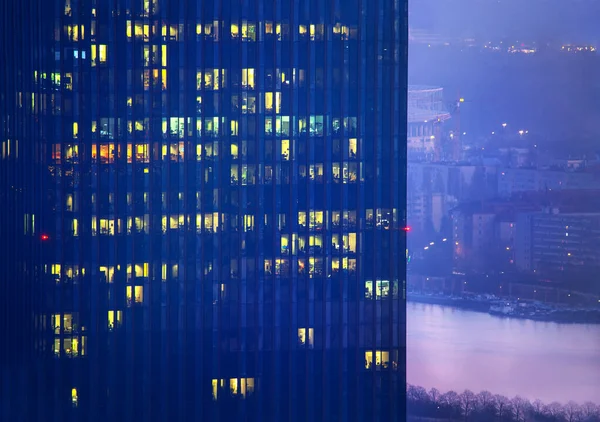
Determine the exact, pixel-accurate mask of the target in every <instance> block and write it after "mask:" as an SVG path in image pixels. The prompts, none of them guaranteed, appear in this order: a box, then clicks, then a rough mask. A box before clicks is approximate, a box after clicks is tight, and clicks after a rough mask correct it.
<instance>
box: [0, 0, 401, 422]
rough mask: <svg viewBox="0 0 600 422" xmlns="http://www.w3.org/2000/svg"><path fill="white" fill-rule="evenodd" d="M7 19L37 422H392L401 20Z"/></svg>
mask: <svg viewBox="0 0 600 422" xmlns="http://www.w3.org/2000/svg"><path fill="white" fill-rule="evenodd" d="M17 3H18V4H11V5H8V6H5V10H4V11H3V12H4V13H2V20H3V22H2V27H3V29H2V33H3V40H2V53H3V61H4V63H7V65H8V67H9V68H10V71H8V72H7V73H6V75H5V77H4V78H3V80H2V81H1V83H2V85H1V86H2V88H1V94H2V105H3V107H2V110H3V112H2V127H1V129H2V132H1V136H2V139H1V142H2V151H1V153H2V157H1V160H2V172H3V179H2V182H3V183H2V189H3V192H2V193H3V195H4V196H5V197H7V198H8V195H9V194H10V195H12V196H10V198H13V199H12V202H11V204H12V207H11V208H10V209H9V210H8V211H5V212H3V214H2V217H3V222H2V224H3V225H5V227H10V228H11V230H12V232H11V233H12V234H11V235H10V237H14V238H15V239H18V241H16V242H15V243H14V247H13V254H12V255H10V259H11V262H10V263H9V262H7V265H9V264H10V268H11V271H12V273H11V274H13V275H14V276H15V277H19V279H22V280H23V281H26V283H23V288H22V289H21V290H19V293H20V295H21V297H20V299H19V301H22V302H23V303H21V302H19V301H18V302H17V303H14V304H13V305H11V306H12V307H13V308H14V309H20V310H21V313H23V314H24V315H25V316H23V317H21V316H19V317H16V316H15V315H16V314H14V315H12V316H11V315H9V316H10V317H11V318H12V321H13V322H14V323H19V324H22V327H21V325H18V326H19V327H20V328H19V329H18V330H16V329H14V328H11V330H12V331H10V332H11V333H13V334H14V332H15V331H18V332H21V333H27V336H24V335H22V336H21V337H23V342H24V343H23V347H27V348H29V349H28V350H31V355H32V357H31V359H29V358H28V362H35V366H34V365H30V364H26V365H25V366H26V367H29V368H38V369H36V371H35V373H28V374H27V375H25V376H24V377H25V378H24V379H25V381H24V383H22V384H23V385H25V387H23V389H24V391H27V392H28V395H27V397H26V400H27V403H29V404H30V405H29V406H26V407H25V410H22V411H24V412H26V413H27V417H28V418H29V420H82V418H84V420H99V421H105V420H133V419H134V418H135V419H140V420H177V421H180V420H181V421H186V420H190V421H191V420H222V421H237V420H244V421H259V420H260V421H309V420H310V421H334V420H340V421H346V420H347V421H363V420H400V419H402V418H403V416H404V390H405V389H404V384H405V364H404V356H405V299H404V280H405V235H406V232H405V230H404V228H405V199H406V198H405V180H406V89H407V83H406V75H407V71H406V64H407V63H406V61H407V54H406V48H407V22H406V13H407V12H406V10H407V9H406V2H405V1H400V0H374V1H363V0H344V1H339V0H331V1H329V0H328V1H323V0H299V1H291V0H264V1H240V0H212V1H200V0H197V1H192V0H189V1H184V0H180V1H166V0H115V1H110V2H105V1H99V0H87V1H84V0H46V1H42V0H25V1H23V2H17ZM8 241H9V240H8V239H7V238H4V239H3V242H8ZM6 244H7V243H6ZM7 256H8V255H7ZM9 284H10V283H8V284H7V285H9ZM12 289H13V290H15V289H18V288H15V287H14V286H13V288H12ZM23 289H25V290H23ZM10 291H11V292H12V290H10ZM11 294H13V293H11ZM34 299H35V300H34ZM11 309H12V308H11ZM19 315H20V314H19ZM6 326H7V327H9V328H10V327H14V325H13V323H11V324H7V325H6ZM25 337H26V338H25ZM25 343H26V345H25ZM30 372H31V371H30ZM5 382H6V383H7V385H8V384H10V380H8V381H5ZM14 391H17V390H16V389H15V390H14ZM20 400H25V398H23V397H22V396H21V398H20ZM18 408H19V407H18V405H15V402H14V401H12V405H11V406H8V405H6V407H5V409H9V410H5V413H6V414H9V412H13V413H11V416H12V415H13V414H14V412H17V411H21V410H16V409H18Z"/></svg>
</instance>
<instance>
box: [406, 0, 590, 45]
mask: <svg viewBox="0 0 600 422" xmlns="http://www.w3.org/2000/svg"><path fill="white" fill-rule="evenodd" d="M409 10H410V23H411V26H412V27H414V28H426V29H429V30H432V31H434V32H437V33H440V34H443V35H451V36H476V37H478V38H494V39H496V38H501V37H510V38H514V37H518V38H521V37H522V38H527V39H531V40H537V41H560V42H565V41H567V42H598V41H600V23H599V22H600V0H409Z"/></svg>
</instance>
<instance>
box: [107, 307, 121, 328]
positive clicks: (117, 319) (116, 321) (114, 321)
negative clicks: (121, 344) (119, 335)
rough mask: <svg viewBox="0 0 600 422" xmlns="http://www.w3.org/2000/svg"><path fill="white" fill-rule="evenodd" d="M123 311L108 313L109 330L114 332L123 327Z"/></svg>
mask: <svg viewBox="0 0 600 422" xmlns="http://www.w3.org/2000/svg"><path fill="white" fill-rule="evenodd" d="M122 322H123V311H108V329H109V330H113V329H115V328H118V327H120V326H121V324H122Z"/></svg>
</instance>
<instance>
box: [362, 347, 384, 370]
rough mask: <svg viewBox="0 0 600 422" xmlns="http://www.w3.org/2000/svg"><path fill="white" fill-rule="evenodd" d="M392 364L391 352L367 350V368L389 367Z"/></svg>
mask: <svg viewBox="0 0 600 422" xmlns="http://www.w3.org/2000/svg"><path fill="white" fill-rule="evenodd" d="M389 364H390V352H387V351H382V350H376V351H375V352H372V351H367V352H365V368H367V369H371V368H376V369H380V368H388V366H389Z"/></svg>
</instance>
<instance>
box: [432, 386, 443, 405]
mask: <svg viewBox="0 0 600 422" xmlns="http://www.w3.org/2000/svg"><path fill="white" fill-rule="evenodd" d="M441 395H442V394H441V393H440V391H439V390H438V389H437V388H432V389H431V390H429V400H431V402H432V403H433V404H434V405H435V406H437V405H439V404H440V396H441Z"/></svg>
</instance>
